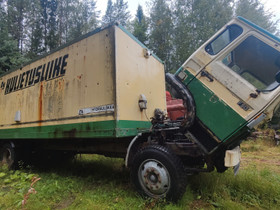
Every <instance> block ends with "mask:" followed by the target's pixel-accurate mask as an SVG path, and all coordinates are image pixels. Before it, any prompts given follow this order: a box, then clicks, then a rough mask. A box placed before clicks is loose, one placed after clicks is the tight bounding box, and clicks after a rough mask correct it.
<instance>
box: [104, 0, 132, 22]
mask: <svg viewBox="0 0 280 210" xmlns="http://www.w3.org/2000/svg"><path fill="white" fill-rule="evenodd" d="M129 18H130V13H129V11H128V3H127V2H125V1H123V0H116V2H115V3H113V2H112V0H108V2H107V9H106V13H105V15H104V16H103V19H102V24H103V25H107V24H112V23H115V22H119V23H120V24H121V25H123V26H126V25H127V24H128V22H129Z"/></svg>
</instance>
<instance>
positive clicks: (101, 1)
mask: <svg viewBox="0 0 280 210" xmlns="http://www.w3.org/2000/svg"><path fill="white" fill-rule="evenodd" d="M124 1H126V2H128V6H129V10H130V14H131V16H132V17H133V18H134V17H135V14H136V10H137V7H138V4H140V5H141V6H142V7H143V8H144V12H146V9H145V5H146V2H147V0H124ZM260 1H261V2H262V3H263V4H264V6H265V8H266V10H270V11H271V12H273V13H274V14H275V16H276V19H280V0H260ZM113 2H114V0H113ZM96 6H97V10H100V11H101V17H102V16H103V15H104V13H105V11H106V7H107V0H97V1H96ZM252 21H253V20H252ZM279 28H280V23H279Z"/></svg>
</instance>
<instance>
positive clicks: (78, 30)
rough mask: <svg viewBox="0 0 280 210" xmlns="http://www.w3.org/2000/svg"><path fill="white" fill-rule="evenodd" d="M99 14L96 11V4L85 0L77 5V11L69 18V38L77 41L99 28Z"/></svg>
mask: <svg viewBox="0 0 280 210" xmlns="http://www.w3.org/2000/svg"><path fill="white" fill-rule="evenodd" d="M98 16H99V12H98V11H96V2H95V1H90V0H85V1H83V2H80V1H77V2H76V3H75V10H73V11H72V14H70V18H69V23H70V24H69V38H70V39H75V38H76V37H78V36H81V35H82V34H85V33H87V32H89V31H91V30H93V29H95V28H96V27H97V26H98V22H97V18H98Z"/></svg>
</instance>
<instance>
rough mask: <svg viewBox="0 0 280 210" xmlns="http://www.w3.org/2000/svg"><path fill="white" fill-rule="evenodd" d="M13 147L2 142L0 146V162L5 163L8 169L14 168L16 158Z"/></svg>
mask: <svg viewBox="0 0 280 210" xmlns="http://www.w3.org/2000/svg"><path fill="white" fill-rule="evenodd" d="M15 155H16V154H15V149H14V148H13V147H12V145H11V144H8V143H6V144H4V145H3V146H1V148H0V164H1V165H6V166H7V167H8V169H15V165H16V158H15Z"/></svg>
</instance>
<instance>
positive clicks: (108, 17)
mask: <svg viewBox="0 0 280 210" xmlns="http://www.w3.org/2000/svg"><path fill="white" fill-rule="evenodd" d="M114 21H115V14H114V5H113V2H112V0H108V2H107V8H106V12H105V15H104V16H103V18H102V24H103V25H106V24H111V23H113V22H114Z"/></svg>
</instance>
